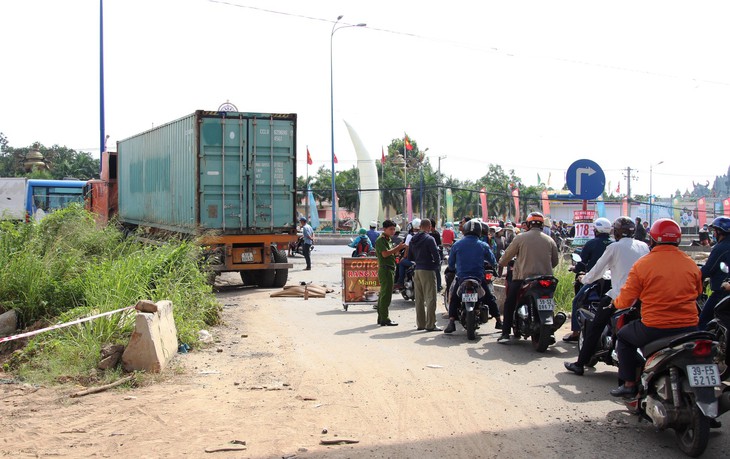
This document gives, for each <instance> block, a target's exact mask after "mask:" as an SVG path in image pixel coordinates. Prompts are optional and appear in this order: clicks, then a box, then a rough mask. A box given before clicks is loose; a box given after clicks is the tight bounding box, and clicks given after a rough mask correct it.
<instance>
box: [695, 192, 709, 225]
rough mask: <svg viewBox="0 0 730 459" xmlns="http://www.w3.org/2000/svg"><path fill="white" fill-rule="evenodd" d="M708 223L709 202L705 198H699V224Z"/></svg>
mask: <svg viewBox="0 0 730 459" xmlns="http://www.w3.org/2000/svg"><path fill="white" fill-rule="evenodd" d="M706 223H707V204H706V201H705V198H700V199H698V200H697V225H699V226H700V228H701V227H703V226H704V225H705V224H706Z"/></svg>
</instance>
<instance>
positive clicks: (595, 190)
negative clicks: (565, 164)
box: [565, 159, 606, 200]
mask: <svg viewBox="0 0 730 459" xmlns="http://www.w3.org/2000/svg"><path fill="white" fill-rule="evenodd" d="M565 179H566V181H567V182H568V189H569V190H570V191H571V192H572V193H573V194H574V195H575V197H576V198H578V199H584V200H588V199H596V198H597V197H599V196H600V195H601V193H603V189H604V188H606V175H605V174H604V173H603V169H601V166H599V165H598V164H596V163H595V162H593V161H591V160H590V159H579V160H578V161H575V162H574V163H573V164H571V165H570V167H569V168H568V173H567V174H566V176H565Z"/></svg>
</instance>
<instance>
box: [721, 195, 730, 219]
mask: <svg viewBox="0 0 730 459" xmlns="http://www.w3.org/2000/svg"><path fill="white" fill-rule="evenodd" d="M722 213H723V214H725V215H730V198H727V199H725V200H724V201H722Z"/></svg>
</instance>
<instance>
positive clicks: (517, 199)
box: [512, 188, 520, 225]
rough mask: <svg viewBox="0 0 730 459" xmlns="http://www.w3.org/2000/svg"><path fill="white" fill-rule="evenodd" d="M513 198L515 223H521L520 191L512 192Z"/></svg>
mask: <svg viewBox="0 0 730 459" xmlns="http://www.w3.org/2000/svg"><path fill="white" fill-rule="evenodd" d="M512 198H514V200H515V223H516V224H517V225H519V223H520V190H519V189H518V188H515V189H514V190H512Z"/></svg>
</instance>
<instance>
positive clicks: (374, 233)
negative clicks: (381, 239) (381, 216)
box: [367, 220, 380, 247]
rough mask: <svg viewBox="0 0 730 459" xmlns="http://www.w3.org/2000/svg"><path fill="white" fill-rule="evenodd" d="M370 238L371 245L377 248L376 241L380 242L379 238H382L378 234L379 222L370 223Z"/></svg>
mask: <svg viewBox="0 0 730 459" xmlns="http://www.w3.org/2000/svg"><path fill="white" fill-rule="evenodd" d="M367 235H368V238H370V243H371V244H372V245H373V247H375V241H377V240H378V236H380V233H379V232H378V222H376V221H375V220H373V221H371V222H370V229H369V230H368V232H367Z"/></svg>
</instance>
